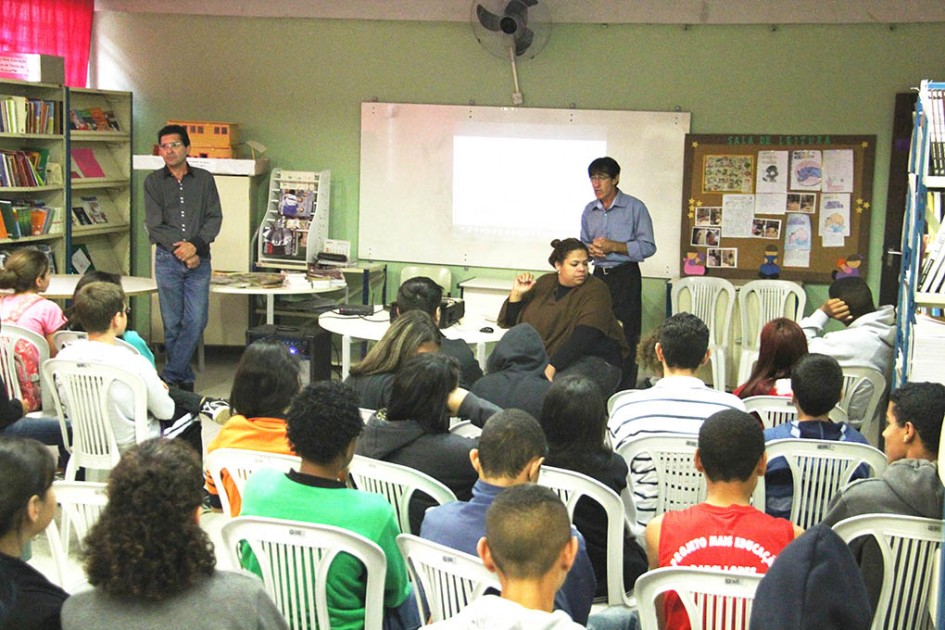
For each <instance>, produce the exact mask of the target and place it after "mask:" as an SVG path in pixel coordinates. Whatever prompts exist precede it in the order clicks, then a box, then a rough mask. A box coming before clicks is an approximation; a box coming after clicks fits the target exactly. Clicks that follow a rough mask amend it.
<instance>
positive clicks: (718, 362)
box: [670, 276, 735, 392]
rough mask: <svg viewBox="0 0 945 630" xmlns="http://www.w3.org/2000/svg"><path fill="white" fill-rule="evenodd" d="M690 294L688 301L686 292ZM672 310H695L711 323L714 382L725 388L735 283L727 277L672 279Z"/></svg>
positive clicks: (716, 386)
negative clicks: (726, 358) (726, 357)
mask: <svg viewBox="0 0 945 630" xmlns="http://www.w3.org/2000/svg"><path fill="white" fill-rule="evenodd" d="M686 295H688V302H687V300H686V299H684V298H685V296H686ZM670 303H671V305H672V311H673V314H674V315H675V314H676V313H692V314H693V315H695V316H696V317H698V318H699V319H701V320H702V321H703V322H705V325H706V326H708V327H709V349H710V350H711V351H712V354H711V357H710V359H709V360H710V362H711V363H712V386H713V387H714V388H715V389H717V390H719V391H723V392H724V391H725V378H726V360H725V353H726V352H727V350H728V343H729V341H728V340H729V330H730V329H731V327H732V309H733V308H734V307H735V287H734V286H733V285H732V283H731V282H729V281H728V280H726V279H724V278H713V277H707V276H690V277H687V278H680V279H679V280H674V281H673V289H672V291H671V292H670Z"/></svg>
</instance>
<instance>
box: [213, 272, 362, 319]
mask: <svg viewBox="0 0 945 630" xmlns="http://www.w3.org/2000/svg"><path fill="white" fill-rule="evenodd" d="M333 291H344V292H345V301H347V295H348V285H347V284H346V283H344V282H335V281H334V280H333V281H331V283H330V284H328V285H325V284H324V283H318V282H316V283H305V284H299V285H297V286H296V285H293V286H281V287H258V286H256V287H254V286H249V287H244V286H234V285H232V284H214V283H212V282H211V283H210V292H211V293H224V294H230V295H261V296H265V298H266V323H267V324H273V323H275V302H276V296H277V295H311V294H315V293H331V292H333Z"/></svg>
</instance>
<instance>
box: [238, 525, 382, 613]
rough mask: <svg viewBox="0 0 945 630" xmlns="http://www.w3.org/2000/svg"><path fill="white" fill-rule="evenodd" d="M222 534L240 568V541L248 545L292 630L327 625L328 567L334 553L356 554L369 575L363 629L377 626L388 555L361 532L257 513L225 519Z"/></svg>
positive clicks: (271, 593)
mask: <svg viewBox="0 0 945 630" xmlns="http://www.w3.org/2000/svg"><path fill="white" fill-rule="evenodd" d="M221 535H222V536H223V541H224V547H225V548H226V550H227V553H229V554H230V558H231V560H232V562H233V566H240V543H241V542H242V541H245V542H246V544H248V545H249V548H250V549H251V550H252V552H253V555H254V556H255V557H256V561H257V562H258V563H259V567H260V569H261V571H262V580H263V584H264V585H265V587H266V591H267V592H268V593H269V596H270V597H272V600H273V601H274V602H275V603H276V606H277V607H278V608H279V611H280V612H281V613H282V615H283V616H284V617H285V618H286V621H287V622H288V623H289V627H290V628H293V629H297V628H298V629H302V628H321V629H325V628H330V627H331V624H330V621H329V614H328V589H327V586H328V570H329V568H330V567H331V564H332V562H333V561H334V559H335V557H336V556H338V554H340V553H346V554H350V555H352V556H354V557H355V558H356V559H357V560H358V561H360V562H361V564H363V565H364V567H365V569H366V573H367V586H366V590H365V604H364V609H365V610H364V612H365V614H364V627H365V628H380V627H381V625H382V622H383V617H384V580H385V577H386V573H387V558H386V557H385V556H384V552H383V551H382V550H381V548H380V547H379V546H378V545H377V544H376V543H374V542H372V541H370V540H368V539H367V538H365V537H364V536H361V535H359V534H356V533H354V532H352V531H349V530H346V529H341V528H339V527H332V526H329V525H316V524H314V523H304V522H300V521H284V520H280V519H275V518H262V517H258V516H238V517H236V518H234V519H233V520H231V521H228V522H226V523H224V525H223V528H222V530H221Z"/></svg>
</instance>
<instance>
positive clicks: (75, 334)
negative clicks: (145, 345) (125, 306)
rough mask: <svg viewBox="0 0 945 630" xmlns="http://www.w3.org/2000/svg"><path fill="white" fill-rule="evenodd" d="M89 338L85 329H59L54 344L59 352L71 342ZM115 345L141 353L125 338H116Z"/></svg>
mask: <svg viewBox="0 0 945 630" xmlns="http://www.w3.org/2000/svg"><path fill="white" fill-rule="evenodd" d="M88 338H89V334H88V333H87V332H85V331H83V330H57V331H56V332H54V333H53V346H55V347H56V352H58V351H60V350H62V349H63V348H64V347H66V346H68V345H69V344H71V343H73V342H75V341H78V340H79V339H88ZM115 345H116V346H118V347H119V348H124V349H125V350H131V351H132V352H134V353H135V354H141V353H140V352H139V351H138V349H137V348H135V347H134V346H133V345H131V344H130V343H128V342H127V341H125V340H124V339H117V338H116V339H115Z"/></svg>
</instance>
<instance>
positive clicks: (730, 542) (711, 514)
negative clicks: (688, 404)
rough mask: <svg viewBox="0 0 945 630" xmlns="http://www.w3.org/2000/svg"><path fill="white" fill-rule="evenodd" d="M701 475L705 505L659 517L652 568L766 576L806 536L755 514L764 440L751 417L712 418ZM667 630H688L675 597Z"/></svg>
mask: <svg viewBox="0 0 945 630" xmlns="http://www.w3.org/2000/svg"><path fill="white" fill-rule="evenodd" d="M695 465H696V469H698V470H699V472H701V473H703V474H704V475H705V482H706V500H705V502H704V503H700V504H698V505H695V506H693V507H691V508H689V509H686V510H680V511H678V512H667V513H665V514H662V515H660V516H657V517H656V518H654V519H653V520H651V521H650V523H649V524H648V525H647V527H646V550H647V557H648V558H649V562H650V567H651V568H657V567H672V566H691V567H703V568H713V569H722V570H726V571H743V572H750V573H767V571H768V568H769V567H770V566H771V564H772V563H773V562H774V559H775V558H776V557H777V555H778V554H779V553H780V552H781V550H782V549H783V548H784V547H786V546H787V545H788V543H790V542H791V541H792V540H794V538H795V537H796V536H799V535H800V534H801V533H802V532H803V530H802V529H801V528H799V527H797V526H795V525H794V524H793V523H791V522H790V521H788V520H786V519H781V518H774V517H771V516H768V515H767V514H765V513H764V512H763V511H762V510H763V509H764V506H760V508H761V509H758V508H754V507H752V506H751V504H750V502H751V495H752V492H754V490H755V485H756V484H757V483H758V477H759V476H763V475H764V474H765V467H766V465H767V457H766V456H765V440H764V434H763V432H762V429H761V427H760V425H759V424H758V421H757V420H756V419H755V418H754V417H753V416H751V415H749V414H747V413H745V412H743V411H737V410H734V409H731V410H726V411H720V412H718V413H715V414H712V415H711V416H709V418H708V419H707V420H706V421H705V423H704V424H703V425H702V427H701V429H700V430H699V448H698V450H696V456H695ZM664 610H665V616H666V628H674V629H675V628H686V629H688V628H689V627H690V626H689V621H688V617H687V615H686V611H685V609H684V608H683V606H682V604H681V603H680V602H679V599H678V598H677V597H676V596H675V595H674V594H669V595H667V596H666V598H665V601H664Z"/></svg>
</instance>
